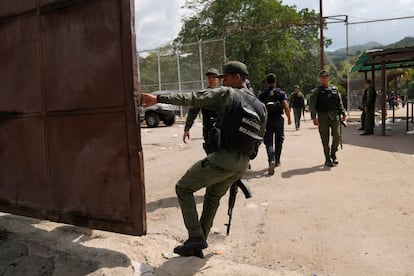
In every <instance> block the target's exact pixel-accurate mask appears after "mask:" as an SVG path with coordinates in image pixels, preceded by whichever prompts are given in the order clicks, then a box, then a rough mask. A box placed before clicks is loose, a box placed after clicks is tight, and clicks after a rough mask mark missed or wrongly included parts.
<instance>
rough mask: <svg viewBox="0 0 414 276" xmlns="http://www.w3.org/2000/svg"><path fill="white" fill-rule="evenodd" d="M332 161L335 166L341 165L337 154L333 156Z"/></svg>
mask: <svg viewBox="0 0 414 276" xmlns="http://www.w3.org/2000/svg"><path fill="white" fill-rule="evenodd" d="M331 160H332V163H333V164H334V165H338V164H339V161H338V158H336V154H335V153H333V154H332V155H331Z"/></svg>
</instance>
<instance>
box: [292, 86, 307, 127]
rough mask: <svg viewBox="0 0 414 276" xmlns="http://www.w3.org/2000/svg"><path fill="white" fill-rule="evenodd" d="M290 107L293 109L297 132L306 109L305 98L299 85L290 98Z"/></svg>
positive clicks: (295, 87)
mask: <svg viewBox="0 0 414 276" xmlns="http://www.w3.org/2000/svg"><path fill="white" fill-rule="evenodd" d="M289 107H290V108H291V109H293V116H294V118H295V127H296V130H299V128H300V119H301V118H302V113H303V111H304V109H305V96H303V94H302V92H300V87H299V85H295V86H294V90H293V93H292V94H291V95H290V98H289Z"/></svg>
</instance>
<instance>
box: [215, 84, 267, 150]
mask: <svg viewBox="0 0 414 276" xmlns="http://www.w3.org/2000/svg"><path fill="white" fill-rule="evenodd" d="M234 90H235V93H234V100H233V106H232V108H231V111H230V113H229V114H226V116H225V117H224V118H223V121H222V122H221V126H220V130H221V147H224V148H226V149H229V150H236V151H238V152H240V153H242V154H246V155H252V154H253V153H254V152H255V150H256V146H257V145H258V144H259V143H260V142H261V141H262V140H263V137H262V131H261V126H262V123H263V120H264V118H265V114H266V110H265V106H264V105H263V103H261V102H260V101H259V100H258V99H257V98H256V97H255V96H254V95H251V94H250V93H248V92H246V91H243V90H240V89H234Z"/></svg>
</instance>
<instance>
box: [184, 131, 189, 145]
mask: <svg viewBox="0 0 414 276" xmlns="http://www.w3.org/2000/svg"><path fill="white" fill-rule="evenodd" d="M187 140H190V132H189V131H184V135H183V142H184V144H187Z"/></svg>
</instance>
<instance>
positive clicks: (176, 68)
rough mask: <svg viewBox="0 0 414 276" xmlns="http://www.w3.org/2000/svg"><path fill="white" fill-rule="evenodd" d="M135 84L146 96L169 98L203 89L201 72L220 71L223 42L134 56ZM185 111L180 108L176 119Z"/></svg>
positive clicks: (222, 61) (222, 60)
mask: <svg viewBox="0 0 414 276" xmlns="http://www.w3.org/2000/svg"><path fill="white" fill-rule="evenodd" d="M137 58H138V80H139V82H140V84H141V88H142V90H143V91H144V92H147V93H158V94H163V93H167V94H171V93H178V92H189V91H198V90H202V89H204V88H206V85H205V83H206V77H205V72H207V70H208V69H210V68H217V69H219V71H220V70H221V66H222V64H223V63H224V62H225V61H226V41H225V40H224V39H217V40H208V41H199V42H196V43H191V44H183V45H178V46H177V45H175V46H171V45H168V46H164V47H161V48H158V49H154V50H145V51H140V52H138V57H137ZM186 111H187V109H185V108H184V109H183V108H181V107H180V115H181V116H183V115H184V114H186V113H187V112H186Z"/></svg>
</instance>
